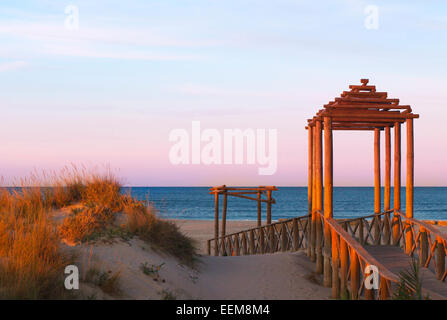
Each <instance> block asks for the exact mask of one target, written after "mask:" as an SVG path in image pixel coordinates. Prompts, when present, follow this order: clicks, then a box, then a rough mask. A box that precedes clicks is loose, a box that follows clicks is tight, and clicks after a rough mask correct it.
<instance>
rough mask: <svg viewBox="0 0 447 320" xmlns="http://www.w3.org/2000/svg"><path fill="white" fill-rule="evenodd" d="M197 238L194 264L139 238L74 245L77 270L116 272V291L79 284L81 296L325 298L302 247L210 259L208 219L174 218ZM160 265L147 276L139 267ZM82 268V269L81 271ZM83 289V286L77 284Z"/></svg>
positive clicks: (235, 225)
mask: <svg viewBox="0 0 447 320" xmlns="http://www.w3.org/2000/svg"><path fill="white" fill-rule="evenodd" d="M174 222H175V223H176V224H177V225H178V226H179V228H180V229H181V230H182V231H183V232H184V233H185V234H187V235H188V236H190V237H191V238H193V239H194V240H196V243H197V245H198V248H199V253H200V256H199V257H198V262H197V264H196V266H195V267H194V268H189V267H187V266H185V265H182V264H180V263H179V262H178V261H177V260H176V259H175V258H174V257H172V256H169V255H167V254H164V253H163V252H160V251H156V250H154V248H151V247H150V246H149V245H148V244H146V243H144V242H143V241H141V240H139V239H136V238H134V239H131V240H130V241H127V242H124V241H121V240H117V241H116V242H114V243H112V244H93V245H77V246H74V247H71V250H75V251H76V252H77V253H78V256H79V259H78V265H79V266H80V270H82V271H83V272H86V271H87V270H88V269H89V268H91V267H92V266H94V267H95V268H97V269H100V270H104V271H106V272H109V273H110V274H112V273H115V272H118V271H119V272H120V287H121V291H122V293H121V295H119V296H110V295H107V294H104V293H103V292H101V291H100V290H98V289H95V288H92V287H91V286H89V285H84V297H86V296H92V295H93V294H94V295H95V297H96V298H97V299H166V298H167V297H171V298H176V299H237V300H239V299H255V300H259V299H298V300H310V299H329V298H330V294H331V289H329V288H325V287H324V286H322V285H321V280H322V279H321V275H315V274H314V272H313V271H314V269H315V266H314V264H313V263H312V262H311V261H310V260H309V259H308V258H307V256H306V255H305V253H304V251H298V252H293V253H292V252H286V253H274V254H266V255H252V256H238V257H214V256H207V255H205V240H207V239H209V238H212V237H213V235H214V234H213V232H214V222H213V221H197V220H195V221H193V220H175V221H174ZM255 224H256V222H252V221H228V224H227V233H231V232H236V231H239V230H243V229H246V228H250V227H253V226H255ZM143 264H146V265H148V266H157V265H162V264H163V265H162V267H161V268H160V271H159V272H158V274H154V275H147V274H144V273H143V271H142V268H141V266H142V265H143ZM82 271H81V273H82ZM81 287H82V286H81Z"/></svg>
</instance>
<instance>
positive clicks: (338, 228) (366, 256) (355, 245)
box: [319, 212, 399, 282]
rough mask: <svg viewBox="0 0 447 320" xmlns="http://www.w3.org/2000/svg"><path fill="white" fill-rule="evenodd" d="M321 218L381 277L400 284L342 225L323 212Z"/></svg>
mask: <svg viewBox="0 0 447 320" xmlns="http://www.w3.org/2000/svg"><path fill="white" fill-rule="evenodd" d="M319 214H320V216H321V218H322V219H323V221H324V222H326V223H327V224H328V225H330V227H331V228H332V230H334V231H335V232H336V233H337V234H338V235H339V236H340V237H341V238H342V239H343V240H344V241H345V242H346V243H347V244H348V245H349V246H350V247H351V248H352V249H354V250H355V252H356V253H357V255H359V256H360V257H361V258H362V259H363V260H364V261H366V263H367V264H369V265H375V266H376V267H377V268H378V269H379V270H380V275H381V276H383V277H385V278H387V279H388V280H391V281H394V282H398V281H399V278H398V277H397V276H396V275H395V274H394V273H392V272H391V271H389V270H388V269H387V268H386V267H385V266H383V265H382V264H381V263H380V262H379V261H377V260H376V259H375V258H374V257H373V256H372V255H371V254H370V253H368V251H366V250H365V248H363V247H362V246H361V245H360V244H359V242H358V241H357V240H355V239H354V238H353V237H351V236H350V235H349V233H347V232H346V231H345V230H344V229H343V228H342V227H341V226H340V224H339V223H338V222H337V221H336V220H335V219H333V218H325V217H324V215H323V214H321V212H319Z"/></svg>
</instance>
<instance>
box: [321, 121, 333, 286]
mask: <svg viewBox="0 0 447 320" xmlns="http://www.w3.org/2000/svg"><path fill="white" fill-rule="evenodd" d="M332 150H333V146H332V119H331V118H329V117H324V217H325V218H332V195H333V190H332V185H333V182H332V179H333V171H332V170H333V169H332V166H333V162H332ZM324 249H325V250H324V276H323V284H324V285H325V286H326V287H330V286H331V284H332V281H331V253H332V252H331V230H330V227H329V226H328V225H326V226H325V228H324Z"/></svg>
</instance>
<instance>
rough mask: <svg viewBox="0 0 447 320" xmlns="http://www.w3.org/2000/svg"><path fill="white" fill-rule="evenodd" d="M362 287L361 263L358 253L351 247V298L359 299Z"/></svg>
mask: <svg viewBox="0 0 447 320" xmlns="http://www.w3.org/2000/svg"><path fill="white" fill-rule="evenodd" d="M359 289H360V263H359V259H358V257H357V253H356V252H355V250H354V249H351V299H352V300H358V298H359Z"/></svg>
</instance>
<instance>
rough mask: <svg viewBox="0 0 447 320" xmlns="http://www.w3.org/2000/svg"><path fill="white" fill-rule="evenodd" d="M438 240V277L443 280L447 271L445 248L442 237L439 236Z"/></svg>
mask: <svg viewBox="0 0 447 320" xmlns="http://www.w3.org/2000/svg"><path fill="white" fill-rule="evenodd" d="M436 242H437V245H436V278H438V279H439V280H441V279H442V276H443V275H444V272H445V250H444V243H443V242H442V239H441V238H437V239H436Z"/></svg>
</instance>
